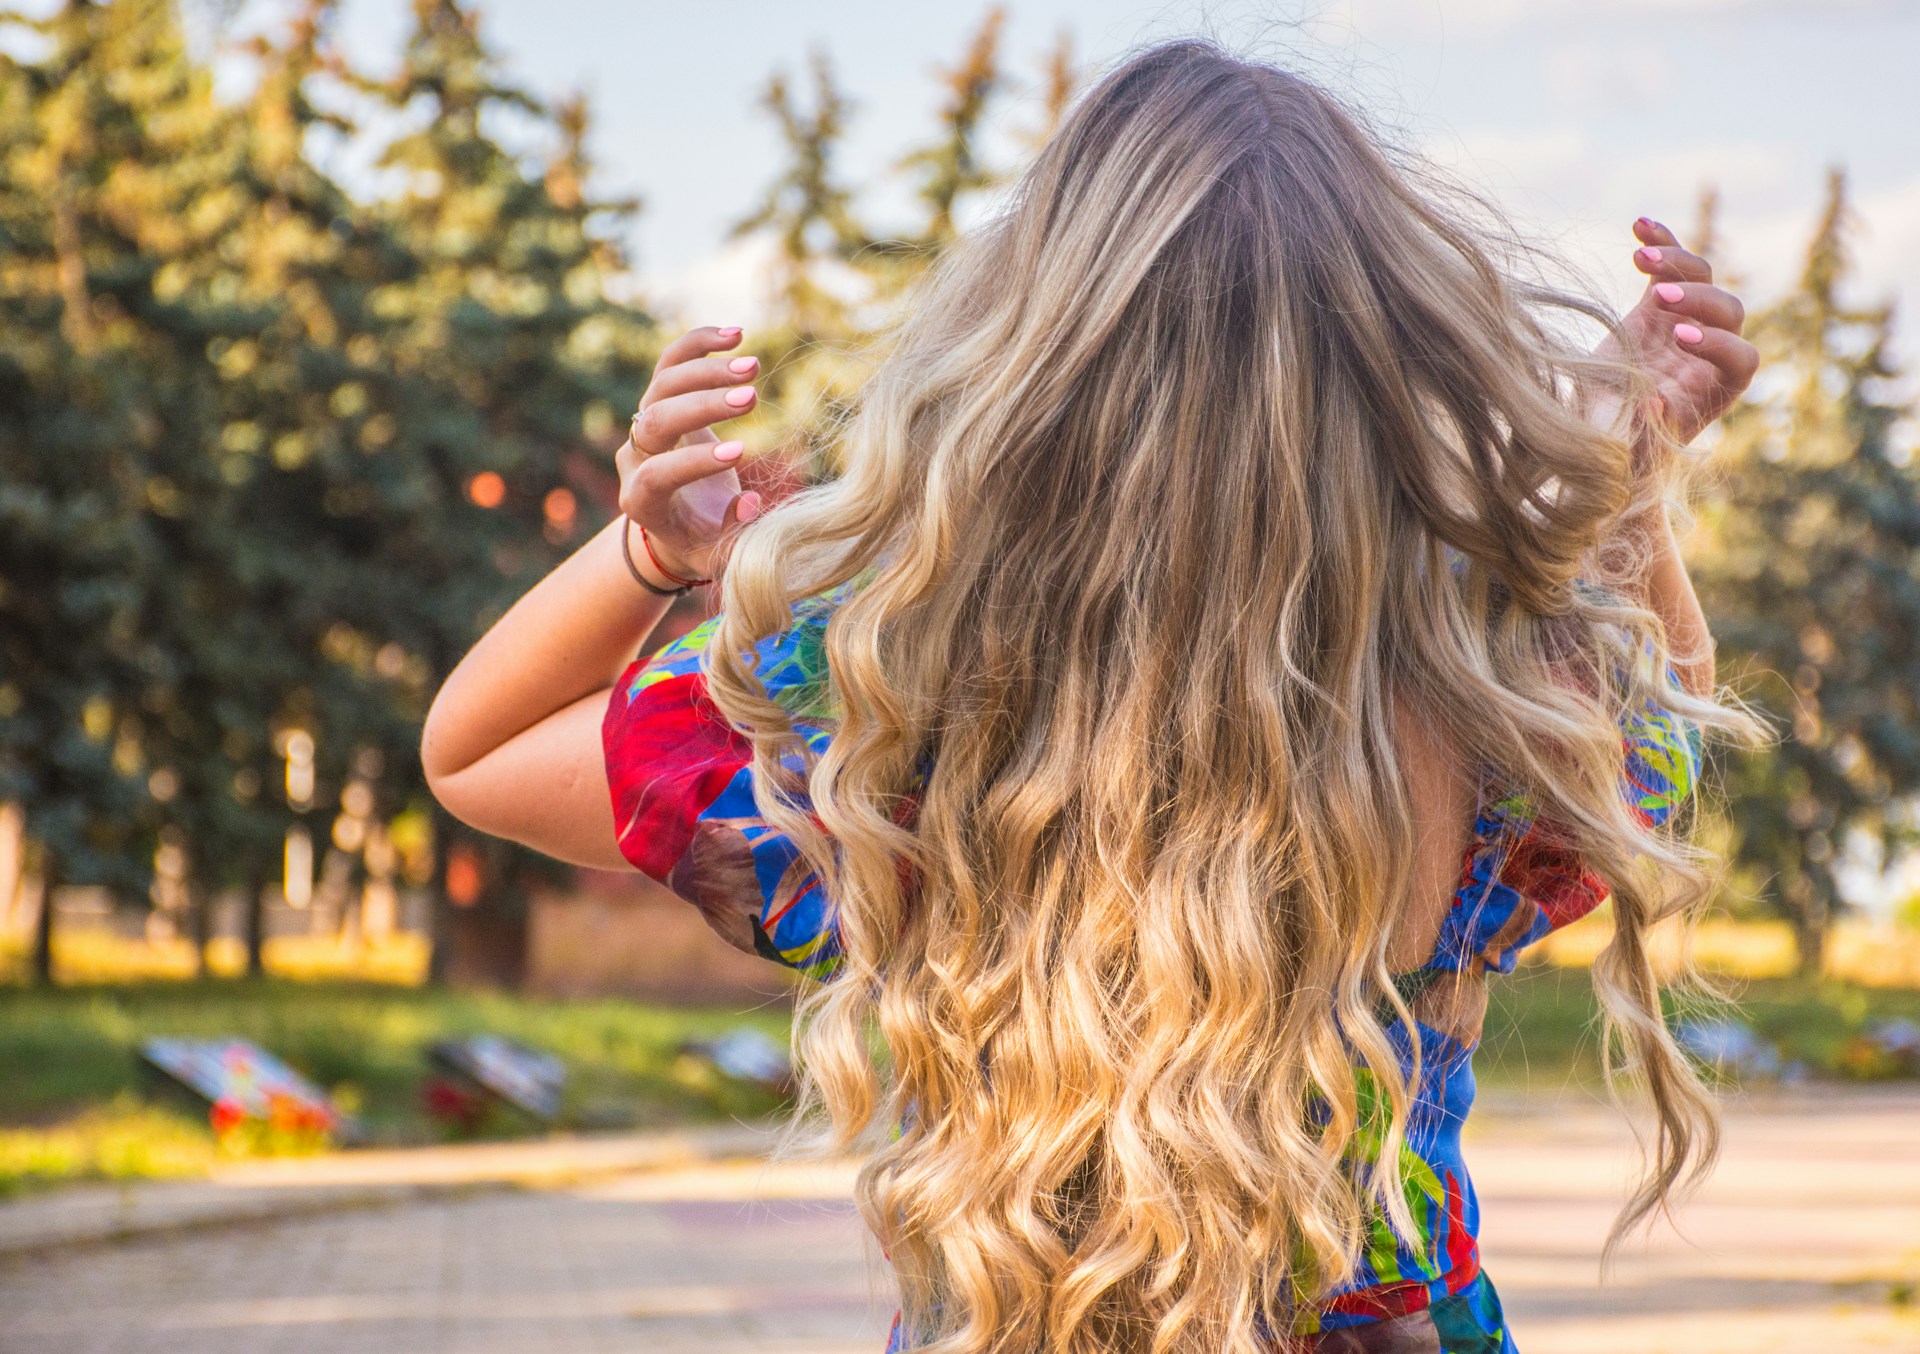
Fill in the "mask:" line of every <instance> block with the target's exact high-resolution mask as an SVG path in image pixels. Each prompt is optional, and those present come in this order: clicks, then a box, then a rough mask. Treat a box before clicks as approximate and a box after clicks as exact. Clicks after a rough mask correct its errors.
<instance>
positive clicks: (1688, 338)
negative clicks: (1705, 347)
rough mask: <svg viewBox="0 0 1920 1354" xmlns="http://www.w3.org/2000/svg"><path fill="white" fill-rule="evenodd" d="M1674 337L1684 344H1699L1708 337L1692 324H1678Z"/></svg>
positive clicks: (1674, 328) (1675, 327)
mask: <svg viewBox="0 0 1920 1354" xmlns="http://www.w3.org/2000/svg"><path fill="white" fill-rule="evenodd" d="M1673 336H1674V337H1675V338H1677V339H1679V340H1680V341H1681V342H1682V343H1698V342H1699V341H1700V340H1701V339H1703V338H1705V337H1706V335H1705V334H1703V333H1701V332H1700V331H1699V329H1697V328H1695V327H1694V326H1693V325H1690V324H1676V325H1675V326H1674V327H1673Z"/></svg>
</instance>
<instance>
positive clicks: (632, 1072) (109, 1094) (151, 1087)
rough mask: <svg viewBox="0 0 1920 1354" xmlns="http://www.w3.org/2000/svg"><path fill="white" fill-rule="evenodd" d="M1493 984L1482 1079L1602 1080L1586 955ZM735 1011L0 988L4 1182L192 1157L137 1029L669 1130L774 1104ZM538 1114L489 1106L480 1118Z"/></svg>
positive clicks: (445, 997) (526, 1126) (1796, 1053)
mask: <svg viewBox="0 0 1920 1354" xmlns="http://www.w3.org/2000/svg"><path fill="white" fill-rule="evenodd" d="M1729 985H1730V986H1731V987H1732V988H1733V991H1734V995H1735V996H1736V998H1737V999H1738V1002H1739V1005H1738V1012H1739V1014H1740V1015H1741V1016H1742V1017H1743V1018H1744V1019H1746V1020H1748V1021H1749V1022H1751V1023H1752V1024H1753V1025H1754V1026H1755V1028H1756V1029H1757V1030H1758V1031H1759V1032H1760V1033H1761V1034H1762V1035H1763V1036H1765V1037H1766V1038H1768V1039H1770V1040H1772V1041H1774V1042H1775V1043H1776V1044H1777V1045H1779V1046H1780V1048H1781V1051H1782V1052H1783V1053H1784V1054H1785V1056H1786V1057H1787V1058H1788V1059H1790V1060H1791V1059H1798V1060H1801V1061H1804V1062H1806V1063H1807V1064H1809V1065H1810V1066H1811V1067H1813V1068H1814V1069H1816V1075H1820V1074H1822V1072H1825V1071H1828V1070H1831V1069H1839V1068H1842V1067H1843V1065H1844V1058H1843V1054H1844V1051H1845V1050H1846V1048H1847V1046H1848V1043H1849V1041H1850V1040H1852V1039H1853V1038H1854V1037H1855V1036H1856V1035H1857V1034H1858V1032H1859V1031H1860V1029H1861V1027H1862V1026H1863V1025H1865V1024H1867V1023H1869V1022H1871V1021H1873V1020H1878V1019H1884V1018H1886V1017H1889V1016H1905V1017H1909V1018H1913V1019H1920V991H1914V990H1911V989H1891V988H1870V987H1862V986H1859V985H1857V984H1851V983H1842V982H1834V981H1828V982H1822V983H1818V984H1814V983H1808V982H1804V981H1799V980H1794V979H1783V978H1769V979H1752V980H1746V981H1739V982H1730V984H1729ZM1491 988H1492V998H1493V1000H1492V1007H1491V1009H1490V1010H1489V1012H1488V1015H1487V1022H1486V1033H1485V1037H1484V1039H1483V1042H1482V1048H1481V1052H1480V1054H1479V1056H1478V1057H1477V1059H1476V1071H1477V1072H1478V1074H1479V1079H1480V1081H1481V1082H1482V1084H1483V1085H1486V1086H1488V1087H1490V1088H1497V1089H1500V1090H1505V1091H1532V1092H1536V1093H1540V1092H1553V1091H1556V1090H1559V1089H1563V1088H1568V1087H1585V1088H1593V1087H1597V1086H1598V1084H1599V1057H1598V1051H1597V1047H1596V1042H1595V1022H1594V1017H1595V1005H1594V1000H1593V992H1592V987H1591V984H1590V982H1589V979H1588V974H1587V972H1586V970H1584V969H1580V968H1557V967H1552V966H1545V965H1528V966H1525V967H1522V968H1521V969H1520V971H1519V972H1517V973H1515V974H1513V975H1511V976H1508V977H1504V978H1500V977H1496V978H1495V979H1494V980H1493V981H1492V984H1491ZM741 1024H746V1025H750V1026H753V1027H755V1028H757V1029H760V1030H762V1031H764V1032H766V1033H767V1034H769V1035H772V1036H773V1037H775V1038H776V1039H780V1040H783V1041H784V1039H785V1035H786V1028H787V1013H786V1011H785V1010H784V1009H783V1008H780V1007H777V1006H769V1007H767V1008H764V1009H761V1010H757V1011H753V1012H750V1013H745V1014H742V1013H739V1012H736V1011H732V1010H717V1009H706V1010H687V1009H676V1008H667V1007H659V1006H648V1005H643V1004H640V1003H636V1002H631V1001H614V1000H607V1001H551V1000H541V999H536V998H528V997H518V996H512V995H506V994H498V993H471V992H452V991H444V990H438V989H429V988H406V987H394V986H384V985H378V984H371V983H343V982H312V983H304V982H294V981H289V980H284V979H280V980H275V979H267V980H262V981H254V982H239V981H219V980H210V981H203V982H145V983H133V984H123V985H111V986H105V985H103V986H73V987H64V988H56V989H53V990H51V991H41V990H35V989H30V988H23V987H0V1194H4V1193H8V1192H12V1191H17V1190H19V1189H22V1188H31V1187H34V1186H37V1185H42V1184H46V1183H49V1182H55V1181H61V1180H75V1179H116V1178H126V1177H135V1176H165V1175H179V1174H194V1173H198V1172H202V1171H204V1170H205V1169H206V1168H207V1166H208V1165H209V1164H210V1163H211V1162H212V1161H213V1160H214V1159H215V1157H216V1147H215V1144H214V1140H213V1136H212V1134H211V1133H210V1131H209V1130H208V1128H207V1125H206V1121H205V1118H204V1115H203V1113H202V1112H201V1111H200V1110H199V1109H198V1108H197V1107H195V1106H193V1105H192V1104H191V1102H190V1101H188V1100H187V1099H185V1098H184V1097H180V1096H176V1095H172V1094H169V1093H167V1092H166V1091H165V1090H164V1089H163V1088H162V1087H161V1086H159V1085H158V1084H157V1083H156V1082H155V1081H154V1079H153V1078H151V1077H150V1076H148V1075H147V1074H145V1073H143V1071H142V1069H141V1066H140V1063H139V1060H138V1057H137V1049H138V1046H139V1043H140V1041H141V1040H142V1039H144V1038H146V1037H147V1036H149V1035H157V1034H174V1035H199V1036H213V1035H237V1036H240V1037H242V1038H247V1039H252V1040H254V1041H255V1042H257V1043H259V1044H260V1045H261V1046H262V1047H264V1048H266V1049H268V1050H269V1051H271V1052H273V1053H275V1054H277V1055H279V1056H280V1057H282V1058H284V1059H285V1060H286V1061H288V1062H289V1063H291V1064H292V1065H293V1066H295V1067H297V1068H298V1069H300V1070H301V1071H302V1072H304V1073H306V1074H307V1075H308V1076H310V1077H311V1078H313V1079H314V1080H315V1081H317V1082H318V1083H320V1084H321V1085H322V1086H325V1087H326V1088H327V1089H328V1090H330V1091H333V1092H335V1093H336V1094H339V1095H340V1096H341V1097H342V1098H343V1099H345V1100H348V1101H350V1102H353V1103H354V1104H355V1105H356V1107H357V1111H358V1114H359V1117H360V1119H361V1122H362V1124H363V1125H364V1127H365V1129H366V1130H367V1134H368V1137H369V1139H370V1140H371V1141H372V1142H375V1143H383V1144H404V1143H419V1142H429V1141H434V1140H436V1139H437V1138H439V1137H440V1136H441V1135H442V1130H441V1129H440V1127H439V1126H438V1125H437V1124H436V1123H435V1122H434V1121H432V1120H431V1119H430V1118H429V1117H428V1116H427V1115H426V1114H425V1112H424V1110H423V1108H422V1106H421V1102H420V1086H421V1079H422V1076H423V1074H424V1073H425V1071H426V1057H425V1052H426V1048H427V1045H429V1044H430V1043H432V1042H433V1041H434V1040H436V1039H440V1038H444V1037H447V1036H450V1035H458V1034H467V1033H478V1032H481V1031H491V1032H494V1033H498V1034H503V1035H506V1036H508V1037H509V1038H513V1039H518V1040H520V1041H522V1042H523V1043H526V1044H530V1045H532V1046H534V1047H536V1048H541V1049H545V1050H547V1051H549V1052H551V1053H554V1054H556V1055H558V1056H559V1057H560V1058H561V1059H562V1060H564V1061H565V1062H566V1064H567V1066H568V1068H569V1072H570V1077H569V1083H568V1090H567V1099H566V1103H565V1106H564V1110H563V1113H562V1118H561V1123H560V1126H561V1127H563V1128H569V1129H596V1128H605V1129H611V1128H635V1127H637V1128H647V1127H667V1126H671V1125H678V1124H687V1123H699V1122H706V1121H714V1120H721V1119H725V1118H729V1117H733V1116H743V1117H745V1116H758V1115H763V1114H767V1113H770V1112H773V1111H775V1110H777V1109H778V1102H777V1101H776V1100H775V1099H774V1097H773V1096H772V1095H771V1094H770V1093H769V1092H767V1091H765V1090H763V1089H760V1088H758V1087H753V1086H749V1085H745V1084H741V1083H737V1082H732V1081H730V1080H728V1079H726V1078H724V1077H721V1076H719V1075H718V1074H717V1073H715V1072H714V1071H713V1070H712V1069H711V1068H709V1067H707V1066H706V1065H705V1064H703V1063H701V1062H698V1061H696V1060H693V1059H688V1058H684V1057H681V1056H679V1055H678V1048H679V1045H680V1044H681V1043H682V1041H684V1040H686V1039H688V1038H691V1037H699V1036H706V1035H713V1034H717V1033H720V1032H721V1031H723V1030H726V1029H729V1028H732V1027H735V1026H737V1025H741ZM538 1128H539V1126H538V1125H536V1124H534V1123H533V1122H532V1121H530V1120H519V1121H516V1120H514V1119H513V1118H511V1117H508V1116H500V1117H498V1118H496V1119H495V1120H493V1121H492V1122H491V1123H490V1124H489V1125H488V1128H487V1131H488V1132H491V1133H497V1134H512V1133H530V1132H535V1131H537V1130H538Z"/></svg>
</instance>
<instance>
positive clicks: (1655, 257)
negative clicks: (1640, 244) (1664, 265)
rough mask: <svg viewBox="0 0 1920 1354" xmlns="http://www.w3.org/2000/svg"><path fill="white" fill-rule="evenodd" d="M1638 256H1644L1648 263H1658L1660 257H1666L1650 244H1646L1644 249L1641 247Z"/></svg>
mask: <svg viewBox="0 0 1920 1354" xmlns="http://www.w3.org/2000/svg"><path fill="white" fill-rule="evenodd" d="M1640 256H1641V257H1642V258H1644V259H1645V260H1646V261H1647V262H1648V263H1658V262H1660V260H1661V259H1664V258H1665V257H1666V255H1665V254H1662V253H1661V252H1660V251H1659V250H1658V249H1655V248H1654V247H1653V246H1652V245H1648V246H1646V247H1645V248H1644V249H1642V250H1641V251H1640Z"/></svg>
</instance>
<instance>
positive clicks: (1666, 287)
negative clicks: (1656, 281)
mask: <svg viewBox="0 0 1920 1354" xmlns="http://www.w3.org/2000/svg"><path fill="white" fill-rule="evenodd" d="M1653 294H1654V295H1655V296H1657V297H1659V298H1660V299H1661V300H1662V301H1665V302H1666V303H1667V304H1668V305H1670V306H1677V305H1679V304H1680V303H1681V302H1682V301H1684V300H1686V299H1687V293H1686V289H1685V288H1683V287H1681V286H1680V285H1679V284H1678V283H1677V282H1662V283H1661V284H1660V285H1659V286H1657V287H1655V288H1654V289H1653Z"/></svg>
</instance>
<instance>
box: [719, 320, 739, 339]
mask: <svg viewBox="0 0 1920 1354" xmlns="http://www.w3.org/2000/svg"><path fill="white" fill-rule="evenodd" d="M715 332H717V333H718V334H719V335H720V337H721V338H724V339H732V338H739V337H740V326H739V325H737V324H723V325H721V326H720V328H719V329H718V330H716V331H715Z"/></svg>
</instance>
